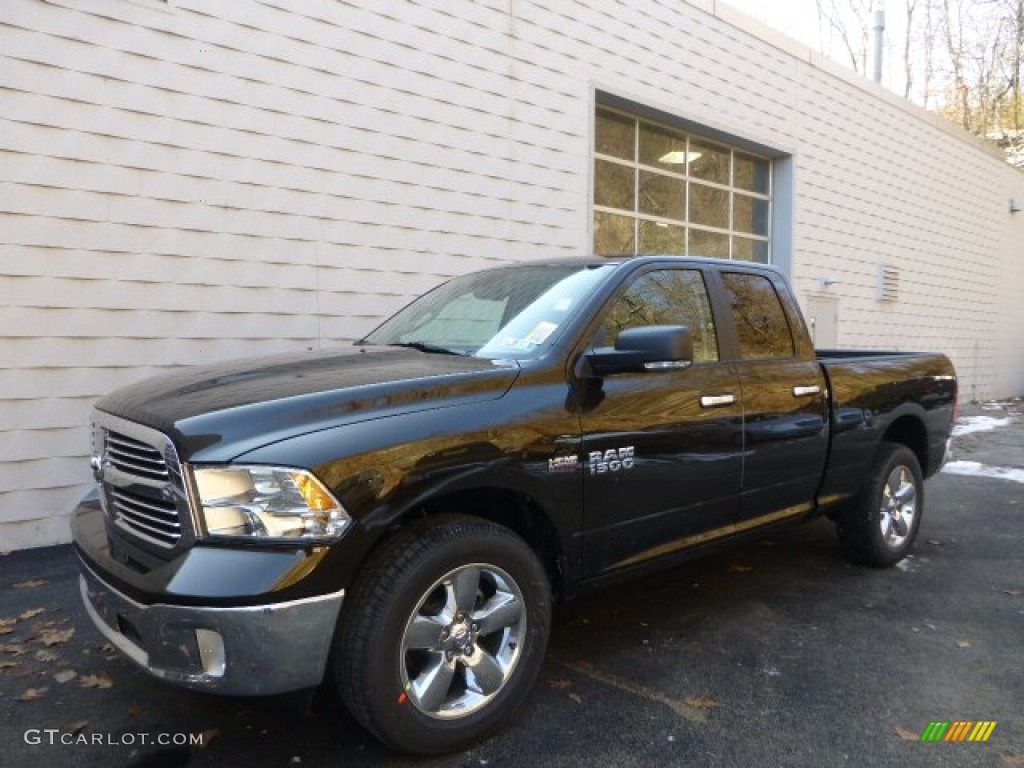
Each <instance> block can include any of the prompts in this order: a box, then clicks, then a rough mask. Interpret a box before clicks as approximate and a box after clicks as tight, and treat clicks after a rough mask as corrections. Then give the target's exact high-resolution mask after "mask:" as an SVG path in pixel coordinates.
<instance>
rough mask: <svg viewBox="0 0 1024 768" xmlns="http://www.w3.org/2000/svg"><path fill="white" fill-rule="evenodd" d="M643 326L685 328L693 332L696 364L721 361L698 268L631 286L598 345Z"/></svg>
mask: <svg viewBox="0 0 1024 768" xmlns="http://www.w3.org/2000/svg"><path fill="white" fill-rule="evenodd" d="M642 325H685V326H687V327H689V328H690V331H691V332H692V333H693V361H694V362H695V363H707V362H713V361H715V360H717V359H718V340H717V338H716V336H715V322H714V319H713V318H712V316H711V305H710V304H709V303H708V292H707V288H706V287H705V285H704V277H703V275H701V273H700V271H699V270H696V269H660V270H655V271H653V272H647V273H645V274H643V275H641V276H640V277H638V278H637V279H636V280H634V281H633V282H632V283H630V284H629V285H628V286H627V287H626V288H625V289H624V290H623V291H622V292H621V293H620V294H619V295H618V296H617V297H616V298H615V300H614V301H613V303H612V305H611V308H610V309H609V310H608V313H607V314H606V315H605V317H604V321H603V322H602V325H601V334H600V335H601V337H602V338H599V339H598V340H597V342H596V345H595V346H612V345H614V344H615V339H617V338H618V336H619V334H620V333H622V332H623V331H625V330H627V329H629V328H636V327H638V326H642Z"/></svg>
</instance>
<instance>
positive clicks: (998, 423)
mask: <svg viewBox="0 0 1024 768" xmlns="http://www.w3.org/2000/svg"><path fill="white" fill-rule="evenodd" d="M1012 421H1013V419H1009V418H1006V419H994V418H992V417H991V416H965V417H964V418H962V419H960V421H959V423H958V424H957V425H956V426H955V427H953V437H961V436H962V435H970V434H972V433H974V432H990V431H992V430H993V429H999V428H1000V427H1008V426H1009V425H1010V422H1012Z"/></svg>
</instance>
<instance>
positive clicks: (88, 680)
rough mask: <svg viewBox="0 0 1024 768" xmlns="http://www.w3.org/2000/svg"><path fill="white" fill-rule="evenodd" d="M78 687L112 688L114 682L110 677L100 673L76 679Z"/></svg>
mask: <svg viewBox="0 0 1024 768" xmlns="http://www.w3.org/2000/svg"><path fill="white" fill-rule="evenodd" d="M78 685H79V687H81V688H113V687H114V681H113V679H112V678H111V677H110V675H108V674H106V673H105V672H101V673H100V674H98V675H82V676H81V677H80V678H78Z"/></svg>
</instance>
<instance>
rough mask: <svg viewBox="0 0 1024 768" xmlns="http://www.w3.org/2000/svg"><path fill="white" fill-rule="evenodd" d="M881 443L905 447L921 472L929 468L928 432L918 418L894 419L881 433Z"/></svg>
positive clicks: (908, 415) (904, 416) (912, 416)
mask: <svg viewBox="0 0 1024 768" xmlns="http://www.w3.org/2000/svg"><path fill="white" fill-rule="evenodd" d="M882 442H883V443H898V444H899V445H905V446H906V447H907V448H909V449H910V450H911V451H912V452H913V453H914V456H916V457H917V463H918V464H919V465H920V467H921V470H922V472H923V471H925V470H926V468H927V467H928V466H929V464H928V431H927V429H926V428H925V425H924V421H923V420H922V419H921V418H920V417H919V416H917V415H913V414H904V415H903V416H900V417H899V418H897V419H895V420H894V421H893V422H892V424H890V425H889V426H888V427H887V428H886V430H885V432H883V433H882Z"/></svg>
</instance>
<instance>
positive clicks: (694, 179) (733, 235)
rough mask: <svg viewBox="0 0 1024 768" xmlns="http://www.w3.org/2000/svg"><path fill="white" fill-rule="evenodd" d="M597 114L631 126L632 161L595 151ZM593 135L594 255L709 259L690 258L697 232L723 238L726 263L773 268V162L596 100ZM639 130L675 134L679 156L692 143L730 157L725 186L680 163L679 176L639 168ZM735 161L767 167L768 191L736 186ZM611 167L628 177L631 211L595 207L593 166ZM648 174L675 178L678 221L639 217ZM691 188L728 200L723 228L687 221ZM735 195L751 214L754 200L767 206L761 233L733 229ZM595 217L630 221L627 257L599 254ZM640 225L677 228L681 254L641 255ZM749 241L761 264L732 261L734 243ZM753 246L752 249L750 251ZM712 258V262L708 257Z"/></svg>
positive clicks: (595, 173) (645, 166)
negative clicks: (680, 143) (760, 248)
mask: <svg viewBox="0 0 1024 768" xmlns="http://www.w3.org/2000/svg"><path fill="white" fill-rule="evenodd" d="M601 113H608V114H611V115H615V116H617V117H618V118H620V119H622V118H624V119H626V120H629V121H630V122H631V124H632V139H633V148H632V158H631V159H629V160H626V159H624V158H622V157H618V156H616V155H613V154H608V153H603V152H599V151H598V121H599V120H600V117H601ZM593 114H594V136H593V140H592V142H591V171H592V174H593V188H592V189H591V194H590V208H591V211H590V216H591V227H592V230H591V233H592V234H591V248H592V249H593V252H594V253H595V254H597V255H599V256H621V255H630V256H636V255H661V254H664V255H678V256H708V253H706V252H701V253H690V242H691V232H702V233H708V234H710V235H717V236H724V237H726V238H727V243H728V249H727V250H728V253H727V255H726V256H724V257H722V256H719V257H717V258H723V259H726V260H735V261H743V262H746V263H752V264H764V265H772V264H773V263H774V261H775V258H774V256H775V254H774V248H773V247H772V246H773V240H774V220H773V217H774V207H775V185H776V180H775V162H774V159H773V158H771V157H768V156H766V155H763V154H759V153H758V152H755V151H752V150H750V149H749V148H746V147H742V146H738V145H736V144H730V143H728V142H725V141H722V140H721V139H718V138H715V137H713V136H709V135H707V134H706V133H701V132H700V131H695V130H692V129H689V128H685V127H681V126H674V125H672V124H671V123H668V122H662V121H658V120H653V119H651V118H649V117H645V116H642V115H639V114H636V113H635V112H631V111H629V110H626V109H623V108H621V107H615V106H610V105H608V104H605V103H602V102H601V101H598V102H596V103H595V105H594V113H593ZM644 125H647V126H651V127H653V128H655V129H658V130H662V131H669V132H672V133H674V134H677V135H679V136H680V137H682V138H683V139H684V140H685V150H684V152H686V153H689V152H690V146H691V144H692V143H693V142H694V141H696V142H699V143H701V144H707V145H710V146H711V147H713V148H715V149H717V150H722V151H727V152H728V156H729V183H728V184H722V183H718V182H713V181H710V180H707V179H701V178H700V177H699V176H698V175H697V174H695V173H691V172H690V170H689V168H688V167H687V164H686V163H682V164H681V165H682V172H676V171H670V170H667V169H665V168H663V167H658V166H652V165H648V164H646V163H642V162H641V161H640V160H641V154H640V150H641V147H640V139H641V132H642V128H643V126H644ZM737 156H742V157H747V158H754V159H756V160H760V161H762V162H764V163H766V165H767V175H768V179H767V192H756V191H752V190H749V189H745V188H743V187H740V186H738V185H737V184H736V158H737ZM599 161H600V162H606V163H611V164H613V165H616V166H619V167H621V168H628V169H629V170H630V172H631V173H632V176H633V190H632V210H627V209H624V208H616V207H613V206H610V205H599V204H598V203H597V196H598V162H599ZM645 173H646V174H653V175H656V176H658V177H661V178H669V179H674V180H676V181H679V182H681V183H682V185H683V186H682V190H681V192H682V198H683V199H682V208H683V218H682V219H674V218H671V217H666V216H659V215H656V214H652V213H644V212H642V211H641V197H640V192H641V184H640V180H641V175H642V174H645ZM694 185H699V187H702V188H706V189H707V190H720V191H724V192H725V193H726V194H727V195H728V206H727V207H728V217H727V225H726V227H724V228H723V227H716V226H710V225H705V224H695V223H693V221H692V217H691V211H690V205H691V200H692V197H691V195H692V191H691V188H692V187H693V186H694ZM737 195H739V196H741V198H743V199H749V200H750V201H751V202H750V205H751V206H752V208H753V209H755V210H756V208H757V205H758V201H761V202H763V203H766V204H767V208H766V210H765V213H764V221H765V225H766V233H765V234H763V235H761V234H756V233H751V232H745V231H742V230H739V229H737V228H736V203H737ZM599 214H603V215H607V216H620V217H623V218H627V219H631V221H632V226H633V237H632V241H633V248H632V252H631V253H630V252H627V253H614V254H612V253H601V252H600V251H599V250H598V248H597V245H598V243H597V218H598V215H599ZM642 222H650V223H653V224H655V225H657V226H670V227H679V228H681V229H682V230H683V250H682V252H681V253H674V252H666V251H659V252H657V253H650V254H648V253H647V252H645V251H643V250H642V248H641V240H640V236H641V224H642ZM739 241H749V242H752V243H763V244H764V248H765V253H766V261H763V262H762V261H755V260H752V259H747V258H741V257H738V256H737V242H739ZM754 247H756V246H754ZM713 258H714V257H713Z"/></svg>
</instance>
